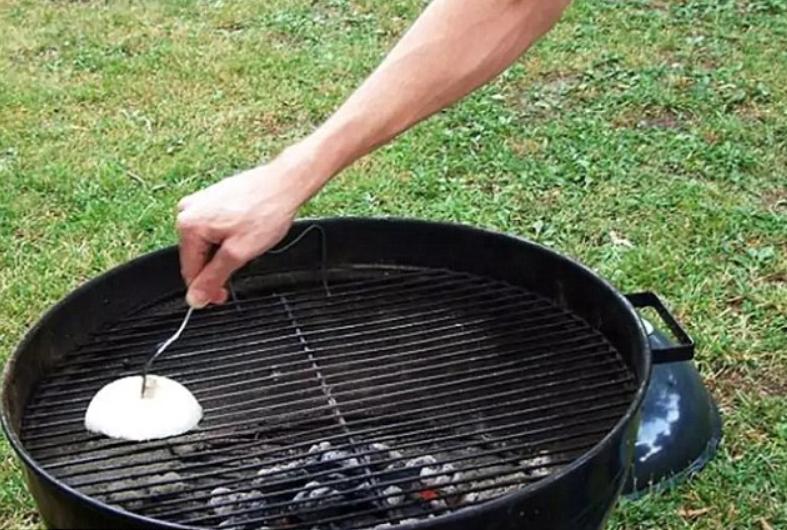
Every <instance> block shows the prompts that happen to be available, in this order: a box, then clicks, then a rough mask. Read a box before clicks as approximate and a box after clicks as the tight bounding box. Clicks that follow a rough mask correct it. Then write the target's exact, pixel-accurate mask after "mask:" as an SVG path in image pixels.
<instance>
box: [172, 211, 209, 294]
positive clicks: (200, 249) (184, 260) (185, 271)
mask: <svg viewBox="0 0 787 530" xmlns="http://www.w3.org/2000/svg"><path fill="white" fill-rule="evenodd" d="M177 229H178V233H179V235H180V245H179V247H178V252H179V254H180V274H181V276H183V281H184V282H185V283H186V285H190V284H191V282H193V281H194V278H196V277H197V274H199V272H200V271H201V270H202V268H203V267H204V266H205V264H206V263H207V262H208V261H209V260H210V254H211V251H212V250H213V244H212V243H211V241H210V240H209V239H207V238H205V237H203V236H202V235H201V234H200V233H199V232H198V231H197V229H196V227H195V226H194V225H193V224H192V223H191V222H190V221H189V220H188V219H187V218H186V216H185V215H184V214H183V213H181V214H180V215H178V220H177Z"/></svg>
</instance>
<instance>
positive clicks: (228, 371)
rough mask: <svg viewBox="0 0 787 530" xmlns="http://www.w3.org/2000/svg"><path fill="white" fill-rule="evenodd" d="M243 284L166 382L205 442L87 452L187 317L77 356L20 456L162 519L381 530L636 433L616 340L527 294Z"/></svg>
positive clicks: (414, 280)
mask: <svg viewBox="0 0 787 530" xmlns="http://www.w3.org/2000/svg"><path fill="white" fill-rule="evenodd" d="M327 272H328V279H329V282H330V284H331V295H330V296H327V295H326V293H325V292H324V290H323V289H322V287H321V285H320V281H319V278H315V277H313V276H311V277H309V276H308V275H305V274H301V275H299V274H287V275H278V276H273V275H271V276H260V277H247V278H244V279H242V280H240V281H239V282H237V284H236V287H237V288H238V294H239V299H238V301H237V302H236V303H232V304H228V305H226V306H222V307H217V308H211V309H207V310H204V311H200V312H198V313H195V315H194V317H193V319H192V323H191V324H190V325H189V327H188V328H187V329H186V331H185V333H184V334H183V336H182V338H181V340H180V341H178V342H176V343H175V344H174V345H173V346H172V348H171V349H170V350H169V351H168V352H167V353H166V354H165V355H164V356H163V357H162V358H161V359H159V361H158V362H157V364H156V366H155V370H154V372H155V373H158V374H160V375H166V376H169V377H173V378H175V379H177V380H178V381H180V382H182V383H183V384H185V385H186V386H187V387H188V388H189V389H190V390H192V392H194V394H195V395H196V396H197V398H198V399H199V401H200V403H201V404H202V405H203V407H204V411H205V416H204V419H203V421H202V423H201V425H200V427H199V428H198V429H197V430H195V431H193V432H191V433H188V434H186V435H183V436H179V437H175V438H171V439H167V440H159V441H151V442H145V443H130V442H124V441H117V440H109V439H106V438H103V437H99V436H95V435H91V434H90V433H88V432H86V431H85V430H84V427H83V425H82V421H83V415H84V412H85V409H86V407H87V404H88V402H89V400H90V398H91V397H92V396H93V394H94V393H95V392H96V391H97V390H98V389H99V388H100V387H101V386H102V385H104V384H106V383H108V382H110V381H111V380H113V379H115V378H117V377H121V376H124V375H131V374H134V373H136V372H137V371H138V369H139V367H140V366H141V364H142V363H143V361H144V359H145V357H146V356H147V355H149V353H150V352H151V351H152V350H153V348H154V347H155V346H156V344H157V343H158V342H159V341H161V340H162V339H163V338H165V337H166V336H168V335H169V334H170V333H171V330H172V328H173V327H174V326H176V325H177V323H178V322H179V320H180V318H181V317H182V313H183V307H182V305H181V302H180V301H179V299H178V300H176V299H170V300H165V301H162V302H159V303H157V304H155V305H153V306H150V307H147V308H145V309H144V310H141V311H138V312H136V313H134V314H132V315H130V316H128V317H127V318H125V319H123V320H122V321H120V322H116V323H113V324H112V325H111V326H107V327H106V328H105V329H102V330H100V331H99V332H97V333H96V334H94V336H93V337H92V338H91V340H90V341H89V342H87V343H86V344H83V345H82V346H81V347H79V348H77V349H75V350H74V351H72V352H69V353H68V355H67V356H66V357H65V360H64V362H63V363H62V364H61V365H60V366H59V367H58V368H57V369H56V370H54V371H53V372H52V373H51V374H50V375H49V376H48V377H47V378H46V379H45V380H44V381H42V382H41V384H40V385H39V387H38V388H37V389H36V392H35V394H34V396H33V398H32V399H31V400H30V402H29V404H28V406H27V409H26V411H25V417H24V421H23V433H22V438H23V443H24V445H25V447H26V448H27V449H28V450H29V451H30V453H31V454H32V455H33V457H34V458H35V459H36V460H37V461H38V462H39V463H40V464H41V465H42V466H43V467H44V468H45V469H47V470H48V471H49V472H51V473H52V474H53V475H54V476H55V477H57V478H58V479H59V480H61V481H63V482H64V483H66V484H68V485H70V486H72V487H74V488H76V489H78V490H80V491H82V492H84V493H85V494H87V495H90V496H92V497H94V498H97V499H99V500H101V501H103V502H106V503H109V504H114V505H116V506H120V507H122V508H124V509H126V510H128V511H131V512H135V513H138V514H143V515H146V516H149V517H153V518H157V519H160V520H165V521H170V522H175V523H180V524H185V525H191V526H196V527H216V526H218V527H222V528H239V529H240V528H244V529H245V528H260V527H262V528H288V529H289V528H292V529H301V528H313V527H319V528H342V529H344V528H347V529H349V528H374V527H376V526H378V525H379V526H380V527H381V528H382V527H385V525H386V524H395V523H397V522H401V521H410V520H413V519H418V518H425V517H429V516H431V515H435V514H439V513H443V512H445V511H449V510H456V509H459V508H461V507H464V506H468V505H472V504H477V503H480V502H484V501H485V500H488V499H490V498H493V497H497V496H500V495H502V494H504V493H506V492H508V491H512V490H514V489H517V488H520V487H522V486H523V485H526V484H528V483H531V482H535V481H537V480H540V479H542V478H543V477H544V476H547V475H548V474H550V473H552V472H554V471H555V470H556V469H559V468H560V467H561V466H564V465H566V464H568V463H570V462H572V461H573V460H575V459H576V458H578V457H579V456H580V455H581V454H583V453H584V452H585V451H587V450H588V449H589V448H590V447H592V446H593V445H595V443H597V442H598V441H599V440H600V439H601V438H602V437H603V436H604V435H605V434H606V433H607V432H609V430H610V429H611V428H612V426H613V425H614V423H615V422H616V421H617V420H618V419H619V418H620V417H621V416H622V415H623V413H624V411H625V410H626V407H627V406H628V405H629V404H630V401H631V398H632V396H633V394H634V391H635V389H636V385H635V380H634V377H633V375H632V374H631V373H630V371H629V370H628V368H627V367H626V365H625V363H624V362H623V361H622V360H621V359H620V356H619V355H618V354H617V353H616V352H615V350H614V349H613V348H612V347H611V345H610V344H609V343H608V342H607V341H606V340H605V339H604V337H603V336H602V335H601V334H599V333H598V332H596V331H595V330H593V329H592V328H591V327H590V326H588V325H587V324H586V323H585V322H583V321H582V320H580V319H579V318H577V317H576V316H574V315H572V314H570V313H567V312H566V311H564V310H562V309H560V308H558V307H556V306H555V305H553V304H551V303H550V302H548V301H547V300H545V299H543V298H539V297H537V296H535V295H533V294H532V293H529V292H527V291H524V290H522V289H520V288H517V287H514V286H511V285H508V284H505V283H501V282H497V281H493V280H490V279H487V278H481V277H477V276H472V275H468V274H464V273H457V272H452V271H446V270H431V269H400V268H386V267H373V266H364V267H361V266H358V267H352V268H345V269H333V270H329V271H327Z"/></svg>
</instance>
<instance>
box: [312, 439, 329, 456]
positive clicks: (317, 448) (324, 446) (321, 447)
mask: <svg viewBox="0 0 787 530" xmlns="http://www.w3.org/2000/svg"><path fill="white" fill-rule="evenodd" d="M330 448H331V442H320V443H318V444H314V445H312V446H311V447H309V454H313V453H319V452H321V451H327V450H328V449H330Z"/></svg>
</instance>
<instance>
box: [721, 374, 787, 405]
mask: <svg viewBox="0 0 787 530" xmlns="http://www.w3.org/2000/svg"><path fill="white" fill-rule="evenodd" d="M708 386H709V387H710V389H711V391H712V392H713V393H714V395H716V396H718V397H719V398H720V400H721V401H722V402H723V403H724V402H727V403H728V402H729V401H730V400H731V399H732V396H733V394H734V393H736V392H741V393H744V394H754V395H758V396H761V397H784V396H787V378H785V377H781V376H780V374H779V373H778V372H777V371H775V370H764V369H762V370H751V371H748V372H745V371H743V370H742V369H738V368H731V369H725V370H722V371H721V372H719V373H717V374H716V375H715V376H714V377H712V378H710V379H709V380H708Z"/></svg>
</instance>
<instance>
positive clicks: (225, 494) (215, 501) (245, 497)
mask: <svg viewBox="0 0 787 530" xmlns="http://www.w3.org/2000/svg"><path fill="white" fill-rule="evenodd" d="M247 501H257V502H254V503H251V506H249V507H262V504H263V502H262V501H263V495H262V493H260V492H259V491H257V490H251V491H241V492H237V493H236V492H233V491H232V490H231V489H229V488H215V489H214V490H212V491H211V492H210V500H209V501H208V506H210V507H212V508H213V511H214V512H215V513H216V515H230V514H231V513H232V512H234V511H235V510H237V509H239V506H238V505H239V504H240V503H244V502H247ZM244 507H245V506H244Z"/></svg>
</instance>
